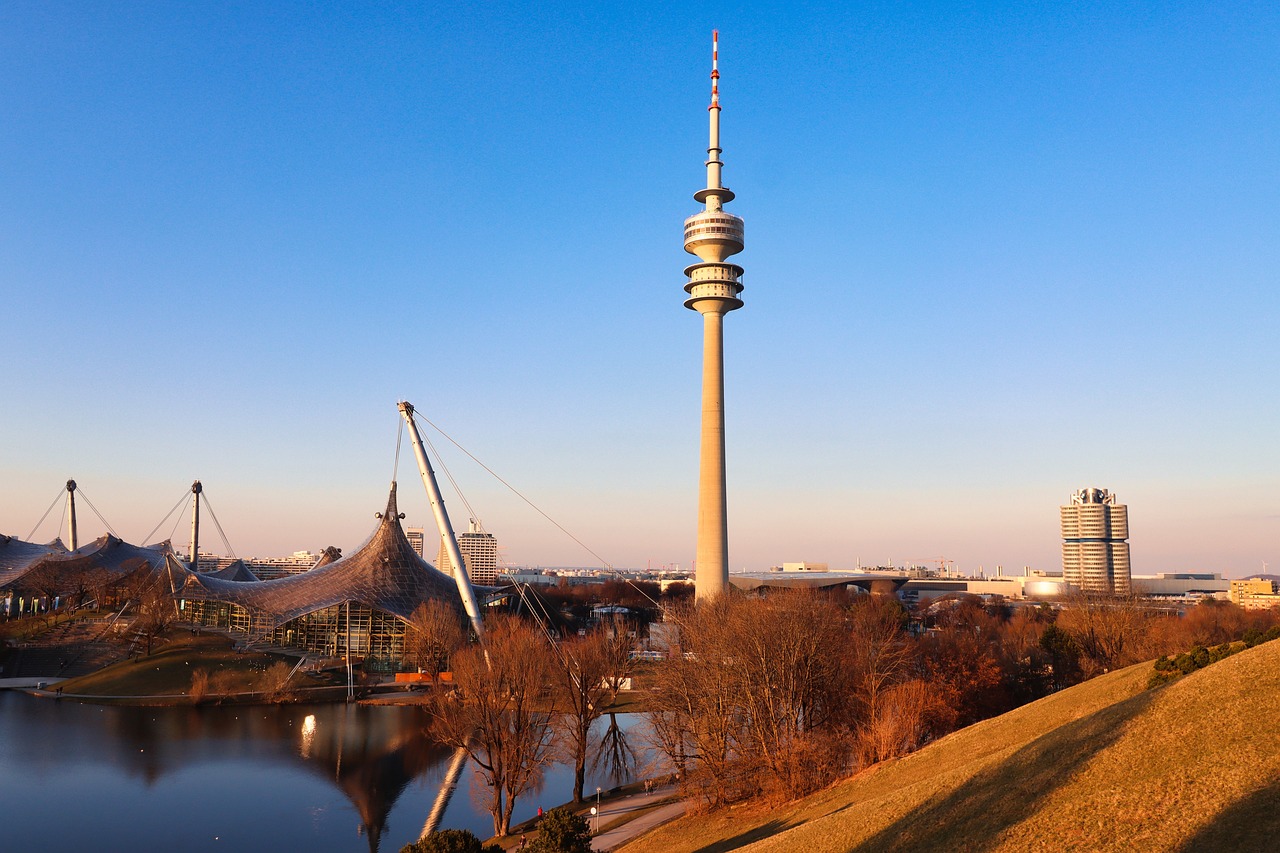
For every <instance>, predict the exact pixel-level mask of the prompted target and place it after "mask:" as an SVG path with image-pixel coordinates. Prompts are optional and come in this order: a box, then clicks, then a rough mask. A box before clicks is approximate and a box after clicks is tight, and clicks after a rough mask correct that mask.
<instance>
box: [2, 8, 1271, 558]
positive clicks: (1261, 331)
mask: <svg viewBox="0 0 1280 853" xmlns="http://www.w3.org/2000/svg"><path fill="white" fill-rule="evenodd" d="M619 6H620V7H619V8H612V7H609V6H608V5H607V4H606V5H603V6H602V5H600V4H594V3H593V4H586V3H583V4H567V3H563V4H543V5H538V6H536V7H535V6H533V5H532V4H531V5H529V6H525V5H521V4H496V3H495V4H449V5H445V4H397V5H377V6H374V5H370V6H368V7H364V8H359V7H351V8H344V7H339V6H337V5H336V4H323V3H297V4H287V3H281V4H272V5H271V8H262V6H261V4H240V5H234V4H194V3H192V4H178V3H174V4H159V3H157V4H147V3H135V4H121V5H116V6H111V5H106V4H104V5H99V6H96V7H93V8H86V7H85V6H84V5H83V4H57V3H11V4H6V5H5V6H4V7H3V8H2V9H0V295H2V296H3V301H2V303H0V304H2V305H3V315H4V323H3V326H2V328H3V329H4V332H3V334H0V370H2V374H0V376H2V378H3V381H4V386H5V391H4V395H3V400H4V402H3V404H0V446H2V447H3V448H4V453H3V456H0V531H3V532H5V533H8V534H11V535H18V536H25V535H26V534H27V533H28V532H30V530H31V527H32V526H33V525H34V524H35V523H36V520H37V519H38V518H39V516H40V513H42V512H43V511H44V508H45V507H46V506H47V505H48V503H49V502H50V501H51V500H52V499H53V497H54V495H55V493H56V492H57V491H58V489H59V487H60V484H61V483H62V482H63V481H64V480H65V479H66V478H67V477H75V478H76V479H77V481H78V482H79V483H80V484H81V487H82V488H83V489H84V490H85V492H86V493H87V494H88V495H89V497H90V498H91V499H92V500H93V501H94V503H95V504H96V505H97V506H98V508H99V509H101V510H102V511H103V513H104V514H105V515H106V518H107V519H108V520H109V521H111V523H112V525H113V526H114V527H115V528H116V529H117V530H118V531H119V532H120V533H121V534H122V535H124V536H125V537H126V538H129V539H134V540H136V539H139V538H141V537H143V536H144V535H145V534H146V533H147V532H148V531H150V530H151V529H152V528H153V527H154V526H155V525H156V523H158V522H159V521H160V519H161V517H162V516H163V515H164V514H165V512H166V511H167V510H168V509H169V507H170V506H172V505H173V504H174V503H175V502H176V501H177V500H178V498H179V497H180V496H181V495H182V493H183V491H184V490H185V489H186V488H187V487H188V486H189V484H190V482H191V480H193V479H195V478H197V477H198V478H200V479H201V480H202V481H203V482H204V484H205V488H206V491H207V494H208V495H209V496H210V497H211V498H212V500H213V503H214V507H215V509H216V510H217V512H218V515H219V518H220V519H221V522H222V525H223V527H224V528H225V530H226V532H227V534H228V536H229V538H230V540H231V544H232V546H233V547H234V548H235V550H236V552H237V553H240V554H242V555H246V554H258V555H267V554H278V553H285V552H288V551H292V550H296V549H302V548H310V549H312V550H318V549H319V548H322V547H324V546H325V545H328V544H335V545H338V546H340V547H343V548H348V549H349V548H352V547H354V546H355V545H356V544H358V543H359V542H360V541H361V540H362V539H363V537H364V536H365V535H366V534H367V533H368V531H369V530H370V528H371V525H372V523H373V518H372V513H373V512H374V511H375V510H378V509H380V508H381V503H382V501H383V499H384V494H385V489H386V485H387V481H388V480H389V478H390V475H391V473H392V462H393V456H394V452H395V432H396V423H397V422H396V417H397V416H396V410H395V403H396V401H397V400H398V399H400V398H406V399H409V400H411V401H412V402H413V403H414V404H415V405H416V406H417V407H418V408H419V409H420V410H421V411H422V412H423V413H424V414H426V415H427V416H428V417H430V418H431V420H433V421H435V422H436V423H438V424H440V425H441V426H442V427H443V428H444V429H446V430H448V431H449V432H450V434H452V435H453V436H454V437H455V438H457V439H458V440H459V441H460V442H461V443H462V444H464V445H465V446H467V447H468V449H470V450H471V451H472V452H473V453H475V455H476V456H478V457H479V458H481V459H482V460H484V461H485V462H486V464H488V465H489V466H490V467H492V468H493V469H494V470H496V471H498V472H499V473H500V474H502V476H503V477H505V478H506V479H507V480H509V481H510V482H512V483H513V484H515V485H516V486H517V487H519V488H520V489H521V490H522V491H524V492H525V493H526V494H528V495H529V496H530V497H531V498H532V499H533V500H534V501H535V502H537V503H538V504H539V505H540V506H542V507H543V508H544V509H545V510H546V511H547V512H548V513H549V514H551V515H552V516H554V517H555V518H556V519H557V520H559V521H560V522H561V523H562V524H563V525H564V526H566V527H567V528H569V529H570V530H572V531H573V532H574V533H575V534H576V535H578V536H579V538H581V539H583V540H584V541H586V542H587V543H588V544H590V545H591V546H592V547H593V548H594V549H595V550H596V551H598V552H599V553H600V554H602V555H603V556H604V557H605V558H606V559H608V560H609V561H611V562H613V563H615V564H617V565H624V566H637V565H645V564H646V563H652V564H653V565H660V564H664V563H681V564H683V565H685V566H687V565H688V564H689V562H690V561H691V559H692V554H693V534H694V527H695V521H696V519H695V499H696V488H697V482H696V478H697V430H698V416H699V404H698V391H699V385H698V372H699V359H700V353H701V339H700V338H701V330H700V322H699V320H698V317H697V316H696V315H695V314H694V313H693V312H690V311H687V310H686V309H684V308H683V307H682V306H681V302H682V299H683V296H684V293H683V291H682V289H681V288H682V285H683V277H682V275H681V270H682V269H683V267H684V265H685V264H687V263H689V262H690V260H689V256H687V255H685V253H684V252H683V251H682V248H681V224H682V221H683V218H684V217H685V216H688V215H689V214H691V213H693V212H694V211H695V210H696V209H697V205H696V204H695V203H694V202H693V201H692V200H691V197H690V196H691V193H692V192H694V191H695V190H696V189H698V188H700V186H701V185H702V181H703V168H702V161H703V159H704V156H705V150H704V149H705V145H706V110H705V107H706V101H707V96H708V94H707V87H708V81H707V72H708V64H709V56H708V54H709V47H710V45H709V37H710V31H711V29H712V28H713V27H719V29H720V31H721V69H722V73H723V75H724V77H723V80H722V100H723V104H724V118H723V130H724V148H725V154H724V159H725V162H726V167H725V178H726V183H728V185H729V186H731V187H732V188H733V189H734V191H735V192H736V193H737V194H738V199H737V200H736V201H735V202H734V203H733V204H732V205H731V206H730V209H731V210H733V211H734V212H736V213H737V214H739V215H741V216H743V217H744V218H745V220H746V228H747V248H746V250H745V251H744V252H743V253H742V255H740V256H738V258H737V260H738V261H739V262H740V263H741V264H742V265H743V266H744V267H745V268H746V270H747V273H746V276H745V278H744V281H745V283H746V286H747V289H746V291H745V292H744V294H743V296H744V299H745V301H746V306H745V308H744V309H743V310H741V311H738V312H735V313H734V314H731V315H730V316H729V318H728V320H727V322H726V357H727V362H728V371H727V377H726V393H727V419H728V455H729V487H730V496H729V501H730V528H731V529H730V536H731V539H730V554H731V565H732V567H733V568H734V569H735V570H737V569H741V568H750V569H760V568H765V567H767V566H769V565H772V564H776V563H780V562H782V561H784V560H788V561H789V560H813V561H826V562H829V563H831V564H832V565H834V566H853V565H855V564H856V563H857V562H858V561H861V562H862V563H864V564H867V563H881V562H884V561H886V560H888V559H890V558H892V559H893V560H894V561H895V562H897V563H902V562H904V561H911V562H923V561H925V560H927V559H929V558H937V557H946V558H948V559H951V560H955V561H956V562H957V564H958V565H960V566H961V567H962V568H965V569H971V570H972V569H977V568H978V566H980V565H981V566H984V567H985V568H986V569H988V570H991V569H992V568H993V567H994V566H995V565H997V564H1001V565H1003V566H1005V567H1006V568H1015V569H1016V568H1020V567H1021V566H1023V565H1031V566H1033V567H1036V568H1047V569H1055V568H1058V567H1059V561H1060V556H1059V540H1058V530H1057V510H1056V507H1057V506H1058V505H1059V504H1060V503H1062V502H1064V501H1065V500H1066V499H1067V498H1068V497H1069V495H1070V494H1071V492H1072V491H1074V490H1075V489H1078V488H1081V487H1084V486H1090V485H1097V486H1102V487H1105V488H1110V489H1112V490H1114V491H1115V492H1117V493H1118V494H1119V496H1120V498H1121V500H1123V501H1125V502H1126V503H1128V505H1129V507H1130V517H1131V527H1132V531H1133V535H1132V539H1131V544H1132V550H1133V562H1134V567H1135V571H1138V572H1155V571H1163V570H1175V569H1190V568H1202V569H1213V570H1223V571H1226V572H1227V573H1228V574H1244V573H1246V572H1250V571H1256V570H1257V569H1258V568H1260V566H1261V562H1262V561H1264V560H1266V561H1269V562H1273V563H1274V562H1280V550H1278V549H1277V547H1276V542H1277V533H1280V500H1278V499H1277V485H1278V477H1277V472H1280V451H1277V449H1276V442H1275V440H1274V435H1275V433H1276V425H1277V424H1276V422H1277V414H1278V410H1277V402H1276V395H1275V392H1274V389H1275V382H1274V377H1275V375H1276V373H1277V368H1278V367H1280V364H1278V363H1277V362H1278V361H1280V359H1278V358H1277V352H1276V346H1275V342H1274V337H1275V318H1276V317H1277V314H1278V312H1277V308H1278V307H1280V306H1278V305H1277V302H1278V301H1280V297H1277V287H1276V285H1277V279H1278V278H1280V276H1278V275H1277V271H1278V270H1280V243H1278V241H1277V239H1276V237H1277V234H1278V233H1280V206H1278V205H1277V204H1276V199H1277V198H1278V197H1280V166H1278V165H1277V163H1278V162H1280V157H1277V155H1276V152H1277V150H1280V132H1278V131H1280V121H1278V117H1277V103H1280V100H1278V99H1277V92H1278V90H1280V50H1277V45H1278V44H1280V13H1278V12H1277V10H1276V8H1275V7H1274V6H1273V5H1271V4H1264V3H1257V4H1246V3H1216V4H1177V5H1176V6H1175V5H1174V4H1125V3H1105V4H1104V3H1097V4H1087V3H1062V4H1007V5H1001V4H978V3H969V4H953V3H933V4H928V3H922V4H897V3H882V4H874V3H866V4H847V5H846V4H830V5H824V4H765V3H757V4H751V3H748V4H736V5H734V6H733V7H731V8H729V7H726V8H725V9H716V8H714V7H707V8H704V9H693V10H691V9H690V8H689V7H688V6H687V4H680V5H677V4H627V5H621V4H619ZM437 446H441V448H442V450H445V448H444V447H443V446H442V444H441V443H440V442H437ZM411 461H412V460H411V458H410V457H409V454H408V453H407V451H406V452H405V453H403V454H402V459H401V468H400V477H401V479H402V480H403V481H404V488H403V498H402V504H403V509H404V511H405V512H406V513H407V515H408V522H409V523H419V524H425V523H427V522H428V521H429V514H428V509H427V505H426V500H425V497H424V495H423V494H422V490H421V487H420V484H418V482H417V480H416V474H415V472H414V470H413V468H412V465H411ZM444 461H445V463H446V464H447V465H448V466H449V467H450V469H451V470H452V471H453V473H454V475H455V477H456V478H457V479H458V481H459V482H460V483H461V485H462V487H463V489H464V491H465V492H466V493H467V498H468V499H469V501H470V502H471V504H472V505H473V506H475V507H476V509H477V511H478V512H479V513H480V514H481V516H482V517H483V520H484V522H485V523H486V525H487V526H488V528H489V529H490V530H491V531H493V532H494V533H495V535H497V536H498V538H499V540H500V541H501V542H502V543H503V545H504V546H505V549H506V558H507V559H508V560H509V561H510V562H513V563H520V564H524V563H530V564H571V565H583V564H589V563H591V562H593V561H592V559H591V557H590V556H589V555H587V554H585V553H584V552H582V551H581V549H580V548H579V547H578V546H577V545H575V544H574V543H572V542H571V541H569V540H567V539H565V538H564V537H563V536H562V535H561V534H559V533H558V532H556V531H555V530H554V529H552V528H550V527H549V526H547V525H546V523H545V522H543V521H542V520H541V519H540V518H538V517H537V516H536V515H534V514H533V513H531V512H529V511H528V510H527V509H525V508H523V506H522V505H521V504H520V503H519V501H517V500H516V499H514V498H512V497H511V496H510V495H509V494H506V493H505V492H504V490H503V489H502V488H501V486H499V485H497V484H496V483H494V482H493V481H492V480H491V479H489V477H488V475H487V474H485V473H484V472H483V471H481V470H480V469H479V468H477V467H475V466H474V465H473V464H472V463H470V462H469V461H468V460H466V459H465V458H464V457H461V456H460V455H458V454H456V452H455V453H452V454H450V453H449V452H448V451H447V450H446V453H445V460H444ZM457 503H458V502H457V501H454V502H453V504H454V505H457ZM456 514H458V515H463V514H464V513H463V512H462V510H461V508H460V507H459V508H458V509H457V511H456ZM98 532H101V531H100V526H99V525H98V524H97V520H96V519H94V518H92V516H89V518H88V519H86V520H85V535H96V533H98ZM164 533H165V534H167V533H168V531H164ZM53 534H54V528H53V523H52V522H46V524H45V525H44V526H43V527H42V528H41V530H40V531H39V535H38V536H37V538H40V539H48V538H51V537H52V536H53ZM185 535H186V534H185V532H184V531H183V529H182V527H180V528H179V532H178V539H180V540H181V539H182V538H184V537H185ZM206 541H212V540H210V539H208V538H206Z"/></svg>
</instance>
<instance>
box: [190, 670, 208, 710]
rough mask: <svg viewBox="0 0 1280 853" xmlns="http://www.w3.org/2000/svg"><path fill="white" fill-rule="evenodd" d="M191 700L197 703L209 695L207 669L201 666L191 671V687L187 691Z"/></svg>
mask: <svg viewBox="0 0 1280 853" xmlns="http://www.w3.org/2000/svg"><path fill="white" fill-rule="evenodd" d="M187 695H188V696H190V697H191V701H192V702H194V703H196V704H197V705H199V704H200V703H201V702H203V701H204V700H205V697H206V696H208V695H209V670H207V669H204V668H203V667H201V668H199V669H194V670H192V671H191V689H190V690H188V691H187Z"/></svg>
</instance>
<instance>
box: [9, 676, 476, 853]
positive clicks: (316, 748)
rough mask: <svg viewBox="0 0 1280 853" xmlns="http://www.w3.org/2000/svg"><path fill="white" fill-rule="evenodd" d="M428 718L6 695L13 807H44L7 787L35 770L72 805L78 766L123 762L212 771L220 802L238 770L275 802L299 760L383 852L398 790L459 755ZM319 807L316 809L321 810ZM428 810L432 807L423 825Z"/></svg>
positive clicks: (156, 775) (40, 785) (335, 708)
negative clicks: (70, 779)
mask: <svg viewBox="0 0 1280 853" xmlns="http://www.w3.org/2000/svg"><path fill="white" fill-rule="evenodd" d="M425 722H426V716H425V714H424V713H423V712H422V710H421V709H418V708H411V707H410V708H401V707H393V708H383V707H375V708H366V707H359V706H348V705H318V706H297V705H280V706H268V707H239V708H127V707H101V706H92V705H79V704H75V703H71V702H52V701H48V700H38V699H34V698H32V697H28V696H23V695H18V694H5V693H0V743H3V744H4V745H5V751H6V754H5V758H4V761H3V764H2V765H0V792H4V793H5V794H6V796H5V798H4V800H3V801H5V802H6V804H7V805H6V811H10V812H11V813H23V812H28V811H29V812H36V813H39V812H41V811H42V810H43V808H42V807H44V806H46V805H48V803H46V802H35V801H32V798H28V802H23V801H22V798H21V796H20V794H17V795H14V796H8V794H9V790H8V789H10V788H14V789H21V788H22V787H23V782H24V781H30V780H35V782H36V785H35V787H34V789H33V791H34V792H35V793H37V794H38V793H39V792H41V791H42V790H43V792H44V793H45V794H46V795H47V797H58V798H60V799H64V803H63V805H64V809H63V810H66V809H65V807H66V805H67V804H66V802H65V798H63V797H59V794H58V789H59V788H60V787H61V783H62V782H63V781H65V780H64V779H63V777H64V775H65V774H66V773H67V772H69V771H71V772H76V773H78V774H80V775H95V776H96V775H102V771H104V770H105V771H113V772H114V773H119V774H122V775H123V776H124V777H127V778H129V779H133V780H137V781H139V782H140V783H141V787H142V788H143V789H146V790H147V791H157V792H163V791H164V790H165V789H166V788H167V787H168V786H169V782H170V780H171V779H177V778H178V777H188V776H190V775H191V774H192V771H196V775H197V776H198V775H199V773H201V772H205V771H207V773H208V776H207V778H208V781H209V785H207V786H197V787H204V788H205V790H203V791H201V792H200V795H199V799H200V801H201V802H202V804H203V805H204V806H206V807H207V808H210V809H214V808H218V807H219V805H220V804H222V803H225V801H227V800H228V799H231V800H235V799H237V796H236V792H227V791H219V790H217V788H218V787H219V786H220V785H225V784H226V782H227V779H228V777H230V779H232V780H234V781H233V782H232V784H233V785H236V786H239V787H241V789H242V790H241V791H240V792H238V793H239V795H240V796H243V795H244V794H245V793H249V792H254V795H255V796H259V797H263V798H264V799H266V800H268V801H269V800H271V799H279V797H280V794H282V793H284V792H282V791H279V790H272V787H273V786H272V783H271V778H275V777H279V775H280V774H279V770H280V768H282V767H284V768H288V767H293V768H295V769H304V770H305V771H307V773H308V774H309V775H312V776H314V777H317V778H320V779H323V780H325V781H326V782H327V783H328V784H330V785H332V786H333V787H334V788H336V789H337V790H338V791H341V792H342V795H343V796H344V797H345V798H346V800H347V801H348V803H349V804H350V806H351V808H352V809H354V811H355V814H356V816H357V818H358V821H359V828H358V830H359V835H361V836H363V837H364V839H365V840H366V841H367V845H368V848H369V849H370V850H374V851H376V850H378V849H379V847H380V844H381V841H382V838H383V835H384V830H385V828H386V826H387V821H388V816H389V815H390V814H391V811H392V809H393V807H394V806H395V804H396V802H397V800H398V799H399V798H400V797H401V795H402V794H403V793H404V792H405V790H406V789H407V788H408V787H409V785H410V784H411V783H412V782H413V781H414V780H415V779H419V778H421V777H424V776H425V775H428V774H430V773H431V771H436V772H435V773H434V774H433V775H437V776H438V775H441V774H442V773H443V765H444V764H446V763H447V762H448V760H449V759H450V757H451V756H452V751H451V750H449V749H447V748H445V747H443V746H441V745H440V744H438V743H435V742H433V741H431V740H429V739H428V738H427V737H426V736H425V734H424V728H425ZM228 768H231V769H232V772H231V773H230V774H228V773H227V772H226V770H227V769H228ZM107 775H110V774H107ZM286 775H288V774H286ZM182 781H183V784H184V785H185V784H186V782H187V781H188V780H187V779H185V778H184V779H183V780H182ZM228 793H231V794H232V796H231V797H227V796H226V795H227V794H228ZM145 799H146V798H145V797H144V798H143V800H144V801H145ZM88 800H90V801H91V800H92V795H90V796H89V798H88ZM86 806H88V808H87V811H88V812H89V814H88V815H86V817H87V818H88V819H89V820H92V819H93V812H94V809H93V808H92V803H91V802H87V801H86V800H85V799H83V798H82V799H81V800H80V801H79V802H73V803H71V804H70V810H71V811H72V812H74V811H76V810H77V808H83V807H86ZM11 809H12V810H13V811H11ZM309 811H310V812H311V816H312V817H314V816H315V811H314V809H311V810H309ZM425 816H426V813H425V811H424V812H422V814H421V816H420V817H419V818H418V825H419V826H420V825H421V823H420V822H421V820H422V819H423V818H425ZM162 822H163V821H162ZM135 826H136V824H135ZM410 826H411V825H410V824H409V823H408V821H406V827H405V833H406V834H408V835H410V836H411V837H416V833H412V832H411V831H410ZM6 834H7V833H6ZM348 837H349V836H348ZM224 839H225V836H219V837H218V838H216V839H212V840H217V841H222V840H224ZM406 840H409V839H406ZM32 841H33V848H34V847H43V846H53V845H49V844H48V839H47V838H45V837H44V836H41V837H40V838H38V839H36V838H33V839H32ZM400 843H403V841H402V842H400ZM19 846H20V845H19ZM135 849H146V848H145V847H137V848H135ZM155 849H160V848H155ZM166 849H173V848H166ZM241 849H245V848H241ZM281 849H283V848H281ZM341 849H351V848H350V845H349V844H348V845H343V847H342V848H341Z"/></svg>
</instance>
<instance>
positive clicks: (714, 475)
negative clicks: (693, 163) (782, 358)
mask: <svg viewBox="0 0 1280 853" xmlns="http://www.w3.org/2000/svg"><path fill="white" fill-rule="evenodd" d="M719 46H720V37H719V32H718V31H716V32H713V33H712V35H711V106H710V107H708V113H709V115H710V117H711V139H710V143H709V145H708V146H707V162H706V167H707V185H706V187H705V188H704V189H701V190H698V191H697V192H696V193H694V194H693V198H694V200H695V201H697V202H699V203H700V204H703V205H705V210H702V211H699V212H698V213H695V214H694V215H693V216H690V217H689V218H688V219H686V220H685V221H684V249H685V251H686V252H688V253H689V254H691V255H696V256H697V257H698V259H699V260H700V261H701V263H696V264H692V265H690V266H688V267H686V268H685V271H684V273H685V275H686V276H688V279H689V281H688V283H687V284H685V286H684V289H685V292H686V293H688V294H689V296H688V298H687V299H685V301H684V305H685V307H686V308H691V309H693V310H694V311H697V312H698V313H699V314H701V315H702V320H703V324H702V330H703V331H702V447H701V462H700V469H699V477H698V544H697V558H696V559H697V562H696V571H695V575H694V580H695V584H696V592H695V595H696V598H697V600H698V601H705V600H708V599H711V598H714V597H716V596H718V595H720V594H721V593H723V592H725V591H726V590H727V589H728V586H729V527H728V502H727V496H726V483H725V451H724V315H725V314H727V313H728V312H730V311H734V310H736V309H738V308H741V307H742V299H741V297H740V294H741V293H742V272H743V270H742V267H740V266H738V265H737V264H730V263H726V262H725V259H726V258H729V257H731V256H732V255H736V254H738V253H739V252H741V251H742V248H743V223H742V218H741V217H739V216H735V215H733V214H732V213H728V212H726V211H725V209H724V205H726V204H728V203H729V202H731V201H733V198H734V195H733V192H732V191H731V190H729V188H728V187H725V186H724V184H723V180H722V177H721V170H722V169H723V168H724V163H723V162H722V161H721V160H720V154H721V148H720V69H719V62H720V50H719Z"/></svg>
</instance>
